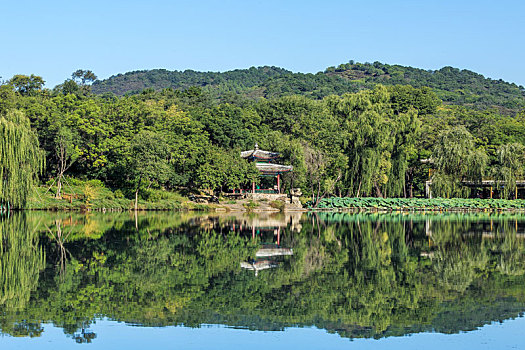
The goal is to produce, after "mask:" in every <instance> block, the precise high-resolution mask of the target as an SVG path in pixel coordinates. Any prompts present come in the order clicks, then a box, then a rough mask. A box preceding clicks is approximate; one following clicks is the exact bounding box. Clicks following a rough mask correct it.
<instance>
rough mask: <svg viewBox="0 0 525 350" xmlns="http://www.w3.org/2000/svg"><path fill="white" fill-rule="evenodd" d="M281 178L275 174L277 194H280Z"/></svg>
mask: <svg viewBox="0 0 525 350" xmlns="http://www.w3.org/2000/svg"><path fill="white" fill-rule="evenodd" d="M280 180H281V177H280V175H279V174H277V193H279V194H281V181H280Z"/></svg>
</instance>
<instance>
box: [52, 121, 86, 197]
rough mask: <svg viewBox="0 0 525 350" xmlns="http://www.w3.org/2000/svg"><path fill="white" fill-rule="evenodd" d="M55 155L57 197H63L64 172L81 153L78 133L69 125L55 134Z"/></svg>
mask: <svg viewBox="0 0 525 350" xmlns="http://www.w3.org/2000/svg"><path fill="white" fill-rule="evenodd" d="M54 143H55V155H56V159H57V177H58V178H57V192H56V198H62V192H61V191H62V178H63V177H64V173H65V172H66V171H67V170H68V169H69V168H70V167H71V165H73V163H74V162H75V161H76V160H77V158H78V157H79V156H80V155H81V151H80V149H79V147H78V135H77V134H76V133H75V132H73V131H72V130H71V129H69V128H67V127H64V126H62V127H60V128H59V129H58V131H57V133H56V135H55V139H54Z"/></svg>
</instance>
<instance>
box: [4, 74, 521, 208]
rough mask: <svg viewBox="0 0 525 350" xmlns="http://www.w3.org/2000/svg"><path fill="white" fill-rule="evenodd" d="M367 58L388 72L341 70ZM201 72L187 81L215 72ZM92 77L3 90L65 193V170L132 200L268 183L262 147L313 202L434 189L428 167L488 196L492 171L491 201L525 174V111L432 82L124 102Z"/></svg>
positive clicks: (172, 93) (286, 182)
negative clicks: (255, 157)
mask: <svg viewBox="0 0 525 350" xmlns="http://www.w3.org/2000/svg"><path fill="white" fill-rule="evenodd" d="M352 67H353V68H352ZM363 67H368V68H370V69H371V67H374V69H382V70H383V71H385V70H388V69H387V67H386V66H381V65H377V64H375V65H360V64H350V65H346V66H345V69H347V68H348V69H350V68H351V69H358V68H359V69H364V68H363ZM378 67H379V68H378ZM381 67H382V68H381ZM342 69H343V68H338V69H335V70H329V71H330V73H331V74H339V73H341V72H342ZM143 73H144V74H146V73H147V72H143ZM190 73H191V74H190ZM230 73H231V74H230V75H227V77H228V78H224V76H222V75H220V74H219V73H216V76H214V77H215V78H213V79H215V80H220V79H222V78H220V77H223V78H224V79H226V81H230V80H231V81H234V80H235V79H241V80H244V81H245V82H246V84H247V85H250V86H252V85H253V84H256V83H257V81H261V80H263V78H262V77H261V76H260V75H261V74H266V75H268V76H271V79H270V80H272V79H274V80H275V79H284V78H283V77H284V76H287V75H286V74H289V73H285V72H283V71H282V70H280V69H277V68H269V67H265V68H261V69H255V68H254V69H250V70H249V71H248V72H244V71H234V72H230ZM181 74H182V73H181ZM202 74H204V73H202ZM202 74H201V75H199V74H197V73H196V72H185V73H184V74H183V75H182V76H179V77H178V78H177V79H179V80H180V81H181V82H182V81H184V79H186V78H184V77H186V75H188V76H191V77H195V79H197V80H198V79H201V78H202V79H205V78H206V77H207V76H206V75H205V74H204V75H202ZM224 74H226V73H224ZM377 74H379V73H377ZM197 77H198V78H197ZM208 78H209V77H208ZM208 78H206V79H208ZM94 79H95V75H94V74H93V72H91V71H88V70H78V71H76V72H74V73H73V75H72V79H68V80H66V81H65V82H64V83H63V84H60V85H58V86H57V87H55V89H53V90H48V89H43V87H42V84H43V80H42V78H40V77H38V76H30V77H27V76H15V77H13V79H11V80H10V81H8V82H6V83H5V84H4V85H1V86H0V115H4V116H18V115H20V116H25V117H23V118H26V117H27V118H29V121H30V126H31V128H32V130H33V132H36V135H37V137H38V143H39V145H40V148H41V149H43V150H44V152H45V160H46V164H47V167H46V170H45V171H44V174H43V176H42V178H41V180H42V182H46V183H48V184H49V185H53V186H56V192H55V196H56V197H57V198H61V196H62V187H63V184H62V182H63V179H65V178H66V177H76V178H80V179H81V180H86V181H88V180H98V181H101V182H102V183H103V184H104V185H105V186H107V187H109V188H110V189H112V190H113V191H117V190H118V191H120V193H122V194H123V195H124V196H125V197H127V198H128V199H133V200H135V202H136V203H138V201H139V200H141V199H147V197H148V193H149V192H150V190H153V189H160V190H171V191H182V192H187V191H197V190H201V191H208V192H211V191H221V190H222V191H227V190H232V189H236V188H250V187H251V183H252V181H255V182H256V183H257V185H258V186H261V187H263V188H264V187H271V186H273V185H274V182H273V181H272V179H269V178H261V177H259V176H257V175H258V173H257V171H256V169H255V166H254V165H253V164H252V163H247V162H245V161H244V160H242V159H241V158H240V157H239V152H240V151H241V150H248V149H252V148H253V146H254V144H255V143H258V144H259V146H260V147H261V148H262V149H266V150H271V151H276V152H279V153H281V155H282V157H281V159H280V160H279V162H280V163H283V164H288V165H293V167H294V171H293V173H290V174H286V175H285V176H284V178H283V182H282V188H283V189H284V190H285V191H288V190H289V189H291V188H292V187H300V188H302V189H303V193H305V195H307V196H309V197H311V198H312V200H313V201H314V203H317V202H319V201H320V200H321V199H322V198H324V197H329V196H339V197H344V196H346V197H363V196H366V197H370V196H375V197H414V196H424V195H425V181H427V180H429V175H431V179H432V182H433V183H432V193H433V195H434V196H441V197H458V196H461V197H465V196H481V195H483V193H482V189H481V188H480V187H479V186H478V187H477V188H476V186H475V184H476V183H479V181H480V180H482V179H493V180H494V181H495V182H494V191H495V192H494V193H493V195H494V196H496V197H500V198H501V197H505V198H514V197H515V196H516V194H517V193H516V183H517V181H519V180H521V179H522V177H523V174H525V156H524V150H525V148H524V145H525V123H524V121H525V120H524V118H525V113H524V112H512V113H507V112H509V111H510V110H507V111H506V113H500V110H497V109H485V110H477V109H471V108H469V107H465V106H452V105H444V104H443V103H442V101H441V100H440V98H439V97H438V95H437V94H436V93H435V92H434V90H432V89H431V88H429V87H425V86H422V87H413V86H410V85H380V84H376V85H367V86H366V87H370V89H364V90H363V89H356V92H354V93H342V92H343V91H339V92H336V94H332V93H334V91H331V92H330V94H326V96H325V97H323V98H322V99H318V98H311V97H312V95H310V96H311V97H307V96H301V95H288V94H284V95H285V96H282V95H281V94H276V95H275V97H272V98H260V99H257V100H253V99H249V98H246V95H245V94H243V93H238V92H234V93H231V94H229V95H228V96H226V95H224V99H222V100H217V99H216V97H217V95H216V94H215V93H213V92H211V90H209V89H208V88H199V87H196V86H194V84H196V81H197V80H195V81H194V80H191V79H190V80H189V81H190V82H189V83H187V84H186V85H184V84H183V85H177V86H178V87H181V89H179V90H173V89H163V90H160V91H155V90H154V89H146V90H143V91H142V92H141V93H139V94H135V95H126V96H122V97H116V96H115V95H113V94H110V93H106V94H102V95H96V94H92V93H91V89H93V88H95V87H96V85H93V86H92V85H90V83H92V82H93V80H94ZM228 79H229V80H228ZM334 79H335V78H334ZM337 79H340V78H337ZM181 84H182V83H181ZM210 84H211V83H210ZM251 84H252V85H251ZM197 85H199V84H197ZM253 86H255V85H253ZM306 90H308V91H310V92H313V91H314V90H315V89H314V87H312V86H310V87H306ZM306 90H305V91H306ZM358 90H359V91H358ZM290 92H291V93H292V94H295V93H297V91H295V90H290ZM306 95H308V94H306ZM279 96H280V97H279ZM323 96H324V95H323ZM314 97H315V96H314ZM318 97H320V96H318ZM514 107H517V105H516V106H514ZM4 118H5V117H4ZM11 118H12V117H11ZM20 118H22V117H20ZM23 124H24V123H20V126H19V128H22V125H23ZM10 142H11V143H12V141H10ZM32 144H33V145H35V144H36V141H35V142H33V143H32ZM31 159H32V158H31ZM36 160H37V159H36V158H34V160H33V161H32V162H35V161H36ZM0 161H5V160H2V159H0ZM35 164H36V163H35ZM430 170H431V171H430ZM466 183H470V185H471V186H470V187H466V186H465V184H466ZM472 184H474V186H473V185H472ZM65 185H67V184H65ZM485 192H486V190H485ZM522 195H523V194H520V196H522ZM485 196H487V194H486V193H485ZM20 203H22V202H20Z"/></svg>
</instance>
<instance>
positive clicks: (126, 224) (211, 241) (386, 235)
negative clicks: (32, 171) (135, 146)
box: [0, 212, 525, 349]
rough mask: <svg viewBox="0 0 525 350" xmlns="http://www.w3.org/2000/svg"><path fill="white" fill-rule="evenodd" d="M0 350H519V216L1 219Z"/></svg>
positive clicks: (524, 226) (523, 264) (523, 220)
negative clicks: (79, 349)
mask: <svg viewBox="0 0 525 350" xmlns="http://www.w3.org/2000/svg"><path fill="white" fill-rule="evenodd" d="M0 252H1V255H0V332H1V334H2V337H0V348H1V349H33V348H34V349H69V348H71V347H76V346H81V347H86V348H91V349H115V348H128V349H142V348H146V347H150V348H152V349H157V348H158V349H164V348H165V349H234V348H241V347H249V348H250V349H270V348H271V349H290V348H303V349H387V348H388V349H421V348H425V349H442V348H444V347H447V349H464V348H474V349H494V348H502V349H504V348H509V349H523V348H525V337H524V336H523V329H525V318H523V314H524V312H525V216H524V215H522V214H515V213H491V214H487V213H471V214H460V213H447V214H439V213H430V214H429V213H421V214H417V213H357V214H356V213H329V212H322V213H294V214H271V215H270V214H259V215H255V214H253V215H242V214H220V215H218V214H206V213H200V214H199V213H197V214H195V213H172V212H139V213H137V214H135V213H130V212H124V213H116V212H108V213H88V214H81V213H66V212H24V213H14V214H11V215H9V217H8V216H5V215H4V216H1V217H0Z"/></svg>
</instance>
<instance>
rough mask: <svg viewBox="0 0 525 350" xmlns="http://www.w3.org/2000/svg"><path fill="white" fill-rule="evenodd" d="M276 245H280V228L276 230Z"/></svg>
mask: <svg viewBox="0 0 525 350" xmlns="http://www.w3.org/2000/svg"><path fill="white" fill-rule="evenodd" d="M277 245H281V226H279V228H278V229H277Z"/></svg>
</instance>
